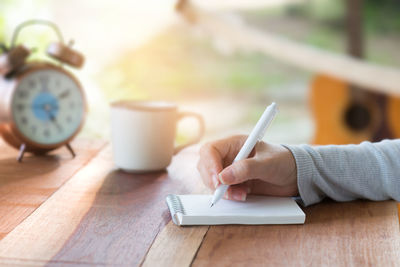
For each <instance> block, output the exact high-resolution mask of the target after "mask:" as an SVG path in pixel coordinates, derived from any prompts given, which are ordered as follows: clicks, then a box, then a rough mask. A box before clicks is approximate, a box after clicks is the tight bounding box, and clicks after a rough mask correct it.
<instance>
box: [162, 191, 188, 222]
mask: <svg viewBox="0 0 400 267" xmlns="http://www.w3.org/2000/svg"><path fill="white" fill-rule="evenodd" d="M166 201H167V206H168V208H169V212H170V213H171V217H172V221H173V222H174V223H175V224H177V225H179V222H178V221H177V219H176V216H175V215H176V214H177V213H182V214H185V209H184V207H183V205H182V202H181V199H180V198H179V196H177V195H173V194H169V195H168V196H167V197H166Z"/></svg>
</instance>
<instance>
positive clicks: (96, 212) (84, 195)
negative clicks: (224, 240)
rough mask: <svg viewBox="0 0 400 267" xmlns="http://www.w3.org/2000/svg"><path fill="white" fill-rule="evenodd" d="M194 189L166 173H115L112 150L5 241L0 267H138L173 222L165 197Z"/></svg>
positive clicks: (1, 243) (182, 166)
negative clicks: (49, 266) (77, 266)
mask: <svg viewBox="0 0 400 267" xmlns="http://www.w3.org/2000/svg"><path fill="white" fill-rule="evenodd" d="M184 153H185V152H182V154H184ZM178 162H179V165H180V166H179V168H178V167H177V168H176V169H182V170H184V169H185V168H186V166H192V165H190V164H189V165H188V164H185V163H186V161H178ZM193 184H194V185H195V184H196V183H193ZM190 185H191V183H190V182H187V183H184V182H182V181H180V180H179V179H173V178H171V176H169V175H168V173H167V172H158V173H151V174H141V175H140V174H128V173H124V172H121V171H118V170H115V169H114V167H113V161H112V158H111V149H110V148H109V147H108V148H106V149H104V150H103V151H102V152H100V153H99V154H98V155H97V156H96V157H95V158H94V159H93V160H92V161H90V162H89V163H88V164H87V165H86V166H85V167H84V168H82V169H81V170H80V171H79V172H78V173H77V174H75V175H74V177H73V178H71V179H70V180H69V181H68V182H67V183H65V185H64V186H63V187H62V188H60V189H59V190H58V191H57V192H56V193H54V194H53V195H52V196H51V197H50V198H49V199H48V200H47V201H46V202H45V203H44V204H43V205H41V206H40V207H39V208H38V209H37V210H36V211H35V212H33V213H32V214H31V216H29V217H28V218H27V219H26V220H24V221H23V222H22V223H21V224H20V225H18V226H17V227H16V228H15V229H14V231H12V232H11V233H9V234H8V235H7V236H6V237H5V238H4V239H3V240H1V241H0V263H1V262H2V260H4V262H6V261H10V260H11V259H22V260H24V261H29V262H50V263H63V262H64V263H67V262H74V263H82V264H89V263H90V264H100V265H101V264H122V265H138V264H139V263H140V262H141V261H142V260H143V258H144V257H145V255H146V253H147V251H148V249H149V247H150V246H151V244H152V243H153V241H154V239H155V237H156V236H157V234H158V232H159V231H160V230H161V229H163V228H164V226H165V225H166V224H167V223H168V222H169V221H170V214H169V211H168V208H167V206H166V204H165V197H166V195H167V194H169V193H178V194H179V193H185V192H186V193H187V192H188V190H190V189H189V186H190ZM25 248H29V249H28V250H26V249H25ZM196 249H197V248H196Z"/></svg>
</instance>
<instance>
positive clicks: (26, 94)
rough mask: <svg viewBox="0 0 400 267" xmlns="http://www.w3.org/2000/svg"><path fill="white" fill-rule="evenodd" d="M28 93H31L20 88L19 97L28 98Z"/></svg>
mask: <svg viewBox="0 0 400 267" xmlns="http://www.w3.org/2000/svg"><path fill="white" fill-rule="evenodd" d="M28 95H29V94H28V92H27V91H23V90H19V92H18V97H19V98H27V97H28Z"/></svg>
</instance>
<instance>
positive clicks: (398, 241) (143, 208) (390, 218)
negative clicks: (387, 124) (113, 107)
mask: <svg viewBox="0 0 400 267" xmlns="http://www.w3.org/2000/svg"><path fill="white" fill-rule="evenodd" d="M80 147H81V149H82V150H85V151H86V150H87V151H89V150H90V149H89V148H88V147H91V146H90V145H89V143H87V144H85V143H82V145H81V146H80ZM0 148H1V146H0ZM85 148H86V149H85ZM197 150H198V147H195V148H193V147H192V148H189V149H186V150H184V151H182V152H181V153H179V154H178V155H177V156H175V157H174V159H173V161H172V164H171V165H170V167H169V168H168V171H164V172H158V173H149V174H129V173H124V172H121V171H118V170H116V169H115V168H114V166H113V161H112V155H111V148H110V146H107V147H103V148H102V149H101V151H100V152H98V153H95V152H93V153H92V154H91V156H89V155H88V156H87V157H84V156H83V152H82V154H81V155H82V158H80V160H81V161H82V163H83V162H85V161H88V162H87V163H86V164H83V165H82V163H81V165H79V164H78V163H72V162H71V161H66V162H67V163H65V162H62V164H61V163H60V161H62V160H64V159H63V157H64V156H54V157H56V158H57V160H55V161H57V162H59V163H57V167H53V168H54V169H52V168H50V167H48V166H47V168H49V169H50V171H47V172H44V174H45V175H44V177H45V179H47V182H46V183H44V182H43V181H41V180H39V179H40V178H41V177H42V176H41V175H40V174H41V172H43V170H46V168H42V169H37V170H35V171H33V175H34V176H32V177H36V179H33V178H32V177H31V176H30V175H27V177H26V178H20V179H19V180H18V179H16V181H13V180H7V179H4V180H2V183H1V187H0V188H3V187H5V186H9V184H11V185H14V186H15V187H14V188H13V187H9V188H13V191H7V192H14V193H13V194H11V193H10V194H9V195H8V196H9V197H8V198H3V202H2V203H3V205H1V208H2V211H1V212H4V214H3V216H2V217H1V218H2V220H1V223H3V225H6V224H7V223H5V222H7V221H9V222H10V223H9V224H10V225H11V224H13V225H14V227H13V229H11V232H9V233H8V234H6V235H4V234H3V239H2V240H0V265H7V266H9V265H18V266H20V265H27V266H43V265H50V266H58V265H61V266H65V265H74V266H75V265H124V266H125V265H129V266H130V265H133V266H138V265H142V266H190V265H194V266H205V265H206V266H213V265H223V266H230V265H233V264H235V265H245V266H251V265H270V266H293V265H295V266H310V265H311V266H320V265H331V266H349V265H353V266H364V265H367V266H374V265H375V266H394V265H396V264H397V262H398V259H399V258H400V233H399V224H398V218H397V209H396V203H394V202H391V201H387V202H367V201H356V202H350V203H334V202H324V203H322V204H318V205H314V206H312V207H308V208H306V209H305V212H306V215H307V219H306V224H304V225H276V226H274V225H265V226H212V227H208V226H201V227H196V226H192V227H179V226H176V225H174V224H173V223H172V222H171V220H170V219H171V217H170V214H169V211H168V209H167V206H166V204H165V197H166V195H167V194H169V193H177V194H182V193H206V192H207V191H206V189H205V188H204V186H203V185H202V182H201V180H200V177H199V175H198V173H197V171H196V163H197V159H198V153H197ZM90 151H91V150H90ZM93 151H94V150H93ZM88 153H89V152H88ZM51 158H52V157H50V162H51ZM29 160H41V159H36V158H32V159H29ZM43 160H44V159H43ZM0 161H1V159H0ZM9 164H10V165H11V162H10V163H9ZM41 164H43V163H41ZM58 164H59V165H58ZM65 164H70V165H69V167H68V168H67V167H63V166H64V165H65ZM78 165H79V166H83V167H80V168H79V167H77V166H78ZM23 166H30V165H23ZM0 167H1V166H0ZM30 167H32V168H33V167H34V165H32V166H30ZM3 168H5V169H6V170H7V168H9V174H13V173H19V172H21V173H22V172H25V173H26V172H27V171H26V170H25V171H22V170H14V171H11V170H12V168H11V167H4V166H3ZM63 168H67V169H65V170H64V171H61V170H63ZM69 168H71V169H73V168H75V173H71V174H70V176H71V175H72V177H71V178H60V177H59V176H63V175H66V174H64V172H72V170H68V169H69ZM59 169H61V170H59ZM51 172H54V178H53V179H54V180H53V179H51V177H47V176H46V175H50V174H49V173H51ZM50 176H53V175H50ZM2 177H6V176H2ZM46 177H47V178H46ZM65 177H67V175H66V176H65ZM24 179H25V180H26V181H29V184H30V185H31V186H26V189H25V187H24V186H23V185H24V184H23V183H22V182H21V181H23V180H24ZM17 185H19V186H21V190H28V189H30V190H33V189H32V188H34V189H35V190H37V191H29V190H28V191H26V192H27V195H25V194H23V193H21V192H20V191H19V190H18V188H17ZM57 186H58V187H57ZM41 190H43V191H41ZM52 190H53V191H52ZM54 191H55V192H54ZM32 192H39V193H38V196H37V194H34V193H32ZM43 195H46V196H47V197H46V198H45V197H43ZM11 200H12V201H14V202H17V203H23V204H18V205H8V204H7V205H4V203H5V201H8V202H7V203H9V202H11ZM32 203H33V204H32ZM35 205H37V206H35ZM25 206H28V207H31V206H32V210H28V211H25V212H26V213H24V212H23V211H24V210H22V211H18V212H17V213H16V214H17V216H16V215H15V214H14V212H15V211H16V209H15V207H21V209H23V208H24V207H25ZM7 208H9V210H7ZM18 216H19V217H18ZM15 218H20V222H19V223H18V225H16V223H15V220H16V219H15Z"/></svg>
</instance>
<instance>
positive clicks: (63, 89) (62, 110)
mask: <svg viewBox="0 0 400 267" xmlns="http://www.w3.org/2000/svg"><path fill="white" fill-rule="evenodd" d="M11 103H12V117H13V119H14V122H15V124H16V126H17V128H18V130H19V131H20V132H21V133H22V134H23V135H24V136H25V137H26V138H28V139H29V140H31V141H33V142H36V143H39V144H44V145H52V144H57V143H60V142H63V141H65V140H67V139H68V138H69V137H71V136H72V135H73V134H74V133H75V132H76V131H77V130H78V128H79V126H80V124H81V122H82V120H83V116H84V109H85V108H84V107H85V105H84V98H83V95H82V92H81V90H80V89H79V85H78V84H77V83H76V82H75V81H74V80H73V79H72V78H71V77H69V76H68V75H67V74H65V73H63V72H61V71H57V70H54V69H40V70H37V71H32V72H30V73H29V74H27V75H25V76H24V77H23V79H22V80H20V82H19V84H18V87H17V88H16V90H15V92H14V95H13V97H12V102H11Z"/></svg>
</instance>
